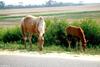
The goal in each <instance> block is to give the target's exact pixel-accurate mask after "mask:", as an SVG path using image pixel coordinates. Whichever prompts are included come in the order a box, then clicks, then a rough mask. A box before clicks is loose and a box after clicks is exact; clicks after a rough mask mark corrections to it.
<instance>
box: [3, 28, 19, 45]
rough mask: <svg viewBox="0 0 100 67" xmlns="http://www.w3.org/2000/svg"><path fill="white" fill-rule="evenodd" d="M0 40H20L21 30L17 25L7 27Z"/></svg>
mask: <svg viewBox="0 0 100 67" xmlns="http://www.w3.org/2000/svg"><path fill="white" fill-rule="evenodd" d="M2 40H3V42H4V43H6V42H14V41H19V40H21V31H20V29H19V27H13V28H7V29H6V30H5V33H3V37H2Z"/></svg>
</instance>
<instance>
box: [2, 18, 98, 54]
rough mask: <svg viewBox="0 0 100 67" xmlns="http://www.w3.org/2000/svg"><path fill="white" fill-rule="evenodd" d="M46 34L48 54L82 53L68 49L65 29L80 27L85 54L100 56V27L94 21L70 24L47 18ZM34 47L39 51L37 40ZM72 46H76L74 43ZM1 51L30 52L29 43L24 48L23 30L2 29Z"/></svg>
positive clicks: (59, 19) (34, 40)
mask: <svg viewBox="0 0 100 67" xmlns="http://www.w3.org/2000/svg"><path fill="white" fill-rule="evenodd" d="M45 21H46V28H47V30H46V33H45V35H44V37H45V46H44V47H45V48H44V51H46V52H52V51H57V52H64V51H69V52H74V53H81V51H80V50H76V49H75V48H72V49H71V50H69V49H68V44H67V41H66V39H67V34H66V31H65V28H66V27H68V26H69V25H74V26H80V27H81V28H82V29H83V30H84V32H85V35H86V40H88V42H87V50H86V52H85V53H87V54H88V53H90V54H100V25H99V24H98V23H97V22H96V21H95V20H93V19H83V20H81V21H80V22H73V23H70V24H69V22H67V21H66V19H64V18H47V19H46V20H45ZM32 42H33V44H34V45H33V47H32V50H31V51H36V50H38V48H37V46H36V42H37V38H36V37H35V36H33V38H32ZM72 45H75V41H73V43H72ZM0 49H9V50H28V51H30V48H29V45H28V43H27V49H24V48H23V45H22V36H21V30H20V28H19V27H18V26H15V27H10V28H0Z"/></svg>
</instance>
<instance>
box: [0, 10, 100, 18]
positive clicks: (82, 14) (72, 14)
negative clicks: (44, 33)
mask: <svg viewBox="0 0 100 67" xmlns="http://www.w3.org/2000/svg"><path fill="white" fill-rule="evenodd" d="M33 15H34V16H60V17H67V18H85V17H87V18H99V17H100V11H76V12H75V11H74V12H73V11H72V12H68V11H65V12H53V13H39V14H33ZM21 17H23V16H5V15H4V16H2V15H1V16H0V20H5V19H9V18H14V19H15V18H21Z"/></svg>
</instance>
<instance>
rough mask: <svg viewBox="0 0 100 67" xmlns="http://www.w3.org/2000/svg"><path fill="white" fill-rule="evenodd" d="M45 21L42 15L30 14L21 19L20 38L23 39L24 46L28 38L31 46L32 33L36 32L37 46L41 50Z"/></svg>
mask: <svg viewBox="0 0 100 67" xmlns="http://www.w3.org/2000/svg"><path fill="white" fill-rule="evenodd" d="M45 28H46V26H45V21H44V18H43V17H42V16H40V17H35V16H32V15H27V16H25V17H23V18H22V20H21V32H22V39H23V40H24V45H25V48H26V40H27V39H29V43H30V48H32V41H31V39H32V35H34V34H36V35H37V37H38V47H39V50H40V51H41V50H42V49H43V44H44V34H45Z"/></svg>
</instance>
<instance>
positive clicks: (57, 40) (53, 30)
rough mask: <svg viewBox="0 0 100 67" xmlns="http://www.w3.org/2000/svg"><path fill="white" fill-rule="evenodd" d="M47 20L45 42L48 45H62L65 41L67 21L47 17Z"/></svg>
mask: <svg viewBox="0 0 100 67" xmlns="http://www.w3.org/2000/svg"><path fill="white" fill-rule="evenodd" d="M47 21H49V22H46V24H49V25H47V30H46V34H45V42H46V43H48V44H49V45H50V44H56V45H64V44H65V43H66V34H65V27H67V25H68V23H67V22H66V21H65V19H57V18H53V19H52V20H51V19H48V20H47Z"/></svg>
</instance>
